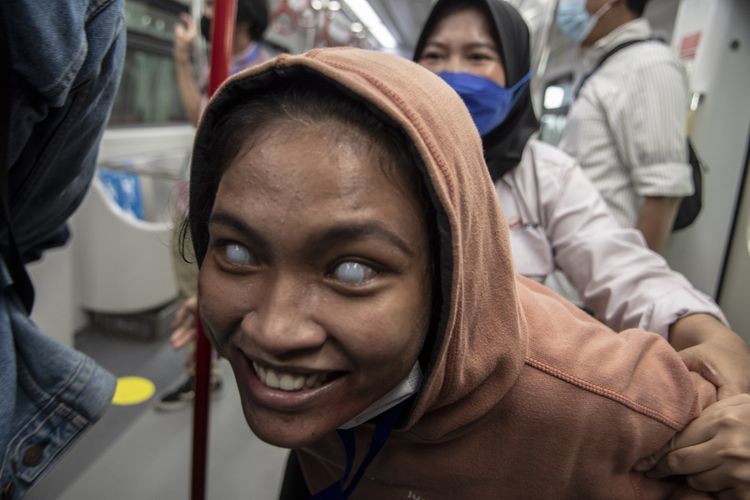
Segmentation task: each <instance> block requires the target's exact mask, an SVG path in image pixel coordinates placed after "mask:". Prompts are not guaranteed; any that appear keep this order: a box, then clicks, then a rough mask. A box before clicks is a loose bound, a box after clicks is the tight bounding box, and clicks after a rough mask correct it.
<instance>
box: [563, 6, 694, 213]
mask: <svg viewBox="0 0 750 500" xmlns="http://www.w3.org/2000/svg"><path fill="white" fill-rule="evenodd" d="M651 36H652V31H651V27H650V26H649V24H648V21H646V20H645V19H636V20H633V21H630V22H629V23H626V24H624V25H622V26H620V27H619V28H617V29H616V30H614V31H612V32H611V33H609V34H608V35H607V36H605V37H603V38H602V39H600V40H598V41H597V42H596V44H595V45H594V46H593V47H591V48H590V49H589V50H588V51H587V54H586V61H585V62H586V63H587V64H586V65H587V66H588V68H592V67H593V66H594V64H595V63H596V62H597V61H598V60H599V59H600V58H601V57H602V56H603V55H604V54H606V53H607V52H609V51H610V50H611V49H612V48H614V47H615V46H617V45H619V44H621V43H623V42H625V41H628V40H634V39H645V38H649V37H651ZM688 104H689V94H688V82H687V74H686V72H685V68H684V67H683V65H682V63H681V62H680V60H679V59H678V57H677V55H676V54H675V53H674V52H673V51H672V49H671V48H670V47H669V46H667V45H666V44H664V43H661V42H659V41H647V42H642V43H637V44H633V45H631V46H629V47H627V48H624V49H622V50H621V51H619V52H617V53H615V54H613V55H612V57H610V58H609V59H607V62H606V63H604V64H603V65H602V66H601V67H600V68H599V69H598V70H597V71H596V72H595V73H594V74H593V75H592V76H591V77H590V78H589V79H588V80H587V81H586V83H585V84H584V85H583V87H582V88H581V91H580V94H579V96H578V98H577V99H576V101H575V102H574V103H573V105H572V107H571V109H570V112H569V114H568V119H567V123H566V126H565V131H564V132H563V137H562V140H561V142H560V148H562V149H563V150H564V151H565V152H567V153H568V154H570V155H571V156H573V157H574V158H576V159H578V161H579V162H580V164H581V167H582V168H583V171H584V173H585V174H586V175H587V176H588V177H589V179H591V181H592V182H593V184H594V185H595V186H596V188H597V189H598V190H599V191H600V192H601V194H602V196H603V197H604V199H605V201H606V202H607V205H608V206H609V208H610V210H611V211H612V213H613V215H614V216H615V218H616V219H617V221H618V222H619V223H620V224H622V225H623V226H625V227H635V226H636V225H637V223H638V213H639V210H640V207H641V205H642V204H643V199H644V197H647V196H672V197H682V196H687V195H690V194H692V192H693V183H692V177H691V170H690V165H689V164H688V162H687V139H686V135H685V130H686V124H687V112H688Z"/></svg>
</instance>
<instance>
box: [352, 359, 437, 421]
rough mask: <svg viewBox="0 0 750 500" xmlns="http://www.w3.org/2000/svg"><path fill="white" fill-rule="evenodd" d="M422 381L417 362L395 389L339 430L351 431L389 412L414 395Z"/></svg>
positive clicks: (422, 377) (420, 370) (422, 376)
mask: <svg viewBox="0 0 750 500" xmlns="http://www.w3.org/2000/svg"><path fill="white" fill-rule="evenodd" d="M423 379H424V375H422V369H421V368H420V367H419V361H417V362H416V363H414V366H412V368H411V371H410V372H409V374H408V375H407V376H406V378H405V379H403V380H402V381H401V382H399V384H398V385H396V387H394V388H393V389H391V390H390V391H389V392H388V393H386V394H385V395H384V396H383V397H381V398H380V399H378V400H377V401H375V402H374V403H373V404H371V405H370V406H368V407H367V408H366V409H365V410H364V411H363V412H362V413H360V414H359V415H357V416H356V417H354V418H353V419H351V420H349V421H348V422H346V423H345V424H343V425H341V426H339V429H351V428H352V427H356V426H358V425H360V424H363V423H365V422H367V421H368V420H370V419H372V418H374V417H377V416H378V415H380V414H381V413H383V412H385V411H387V410H390V409H391V408H393V407H394V406H396V405H397V404H399V403H401V402H402V401H404V400H406V398H408V397H409V396H412V395H414V394H416V393H417V391H418V390H419V388H420V387H421V386H422V380H423Z"/></svg>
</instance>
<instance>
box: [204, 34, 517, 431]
mask: <svg viewBox="0 0 750 500" xmlns="http://www.w3.org/2000/svg"><path fill="white" fill-rule="evenodd" d="M311 75H312V76H315V77H319V78H321V79H324V80H326V81H328V82H331V83H333V84H334V86H335V87H337V88H339V89H340V91H341V93H342V94H345V95H348V96H350V97H353V98H354V99H356V100H359V101H360V102H363V103H364V104H366V106H367V107H368V108H369V109H370V110H372V111H373V112H374V113H375V114H376V115H378V116H380V117H382V119H384V120H388V121H389V122H391V124H392V125H393V126H395V127H396V128H397V129H399V130H401V131H402V132H403V133H404V135H405V136H406V137H407V138H408V140H409V142H410V143H411V144H412V145H413V148H412V149H413V155H415V156H416V157H417V158H416V159H417V160H418V161H417V162H416V163H417V164H418V165H421V168H422V169H423V171H422V172H421V173H422V176H423V178H424V181H425V184H426V187H427V191H428V193H429V197H430V199H431V203H432V205H433V206H434V210H435V214H436V216H435V218H436V225H437V228H436V231H435V233H436V234H437V235H438V236H437V239H438V240H439V241H438V242H437V245H436V246H437V247H438V248H437V250H436V253H437V254H438V255H437V256H435V255H433V260H437V262H433V268H434V269H435V271H434V273H435V276H434V281H435V282H436V283H437V288H438V289H439V291H438V292H437V295H438V300H437V301H436V304H438V305H437V306H436V307H435V310H433V313H432V314H433V320H432V322H431V324H432V325H433V327H432V331H430V332H428V335H427V341H426V343H425V347H424V348H423V349H426V350H427V351H428V352H423V353H422V355H421V356H420V359H421V360H423V362H424V361H425V360H426V362H424V364H423V365H422V368H423V371H424V374H425V379H424V384H423V386H422V389H421V390H420V392H419V393H418V395H417V396H416V399H415V402H414V404H413V406H412V407H411V409H410V412H409V413H408V415H406V416H405V418H404V421H403V422H402V424H401V425H400V426H399V427H400V428H402V429H406V428H410V427H412V426H413V425H414V424H415V423H416V422H418V421H420V422H422V423H425V424H426V425H427V426H428V429H430V430H429V433H430V434H431V435H444V434H445V433H448V432H451V431H452V430H455V429H456V427H460V426H461V425H462V423H465V424H468V423H470V422H472V421H474V420H476V419H477V418H479V417H481V416H482V415H484V414H485V413H486V412H487V411H489V409H490V408H491V407H492V406H493V405H494V404H496V402H497V400H498V399H499V398H501V397H502V395H503V394H505V392H507V391H508V390H509V389H510V387H511V386H512V385H513V383H514V381H515V379H516V377H517V376H518V373H519V371H520V369H521V367H522V365H523V360H524V355H525V352H526V330H525V319H524V316H523V314H522V312H521V308H520V306H519V301H518V298H517V291H516V286H517V284H516V280H515V272H514V267H513V262H512V260H511V255H510V245H509V240H508V231H507V225H506V224H505V221H504V219H503V215H502V213H501V209H500V206H499V204H498V201H497V198H496V193H495V189H494V186H493V185H492V183H491V181H490V177H489V176H488V175H487V169H486V166H485V162H484V158H483V155H482V145H481V140H480V138H479V135H478V134H477V131H476V128H475V127H474V123H473V121H472V119H471V117H470V115H469V113H468V111H467V110H466V107H465V106H464V104H463V102H462V101H461V99H460V98H459V97H458V95H457V94H456V93H455V92H453V91H452V90H451V88H450V87H449V86H448V85H447V84H446V83H445V82H443V80H442V79H440V78H439V77H438V76H436V75H434V74H433V73H431V72H429V71H428V70H426V69H424V68H422V67H421V66H419V65H417V64H414V63H412V62H411V61H408V60H406V59H403V58H399V57H395V56H392V55H387V54H383V53H378V52H373V51H366V50H361V49H353V48H335V49H315V50H311V51H309V52H307V53H306V54H303V55H295V56H290V55H282V56H279V57H277V58H275V59H272V60H270V61H268V62H266V63H263V64H261V65H258V66H255V67H253V68H251V69H249V70H246V71H244V72H241V73H238V74H236V75H234V76H233V77H232V78H230V79H229V80H228V81H226V82H225V83H224V85H223V86H222V87H221V88H220V89H219V91H218V92H217V93H216V95H215V96H214V97H213V99H212V100H211V101H210V103H209V105H208V107H207V108H206V110H205V112H204V114H203V117H202V119H201V122H200V125H199V128H198V131H197V134H196V139H195V147H194V156H193V164H192V170H191V187H190V204H191V206H190V211H191V212H193V210H194V209H196V208H199V207H197V206H196V205H195V204H196V203H205V202H206V201H204V202H201V201H199V200H200V199H201V197H202V198H203V199H205V195H206V193H205V191H206V190H207V189H206V184H207V183H209V182H210V172H208V171H207V170H208V168H207V166H208V165H210V164H211V163H210V161H209V159H208V158H207V149H208V147H207V146H208V145H209V144H210V141H211V140H212V133H213V130H214V128H215V126H216V124H217V121H218V120H220V119H221V116H222V115H223V114H224V113H225V112H226V111H227V110H228V109H231V108H232V107H233V106H235V105H237V104H238V103H240V102H242V100H243V99H244V98H246V97H247V96H248V95H249V94H251V93H253V92H255V91H259V90H262V89H264V88H269V87H270V86H273V85H275V84H277V83H278V82H279V81H281V80H285V79H295V78H300V77H302V76H304V77H305V78H308V79H309V78H310V77H311ZM210 189H211V188H208V190H210ZM213 195H215V190H214V192H213ZM213 195H212V196H213ZM208 202H210V204H211V205H213V199H210V200H208ZM204 222H205V221H204ZM204 222H202V221H200V220H194V219H191V227H190V229H191V232H192V237H193V242H194V246H195V254H196V256H197V259H198V262H199V264H200V263H202V260H203V258H204V256H205V254H206V248H207V243H208V239H207V238H208V235H207V229H206V226H205V225H204ZM436 315H437V316H436ZM498 375H501V376H498ZM467 403H468V404H467ZM445 412H448V413H449V414H450V415H451V417H452V418H451V422H452V424H450V425H451V428H443V426H444V425H447V424H446V423H445V422H444V421H442V423H439V421H440V419H436V420H435V423H434V427H432V428H430V427H429V425H430V424H429V421H430V420H431V419H430V418H429V415H430V414H434V413H443V414H444V413H445Z"/></svg>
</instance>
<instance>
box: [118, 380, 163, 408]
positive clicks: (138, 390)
mask: <svg viewBox="0 0 750 500" xmlns="http://www.w3.org/2000/svg"><path fill="white" fill-rule="evenodd" d="M154 391H156V387H154V383H153V382H151V381H150V380H149V379H146V378H143V377H120V378H118V379H117V387H116V388H115V395H114V397H112V404H113V405H118V406H129V405H137V404H139V403H143V402H144V401H146V400H147V399H148V398H150V397H151V396H153V395H154Z"/></svg>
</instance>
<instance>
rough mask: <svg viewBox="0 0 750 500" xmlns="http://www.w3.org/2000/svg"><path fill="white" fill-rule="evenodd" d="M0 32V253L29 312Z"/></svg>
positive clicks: (6, 56) (5, 52) (8, 72)
mask: <svg viewBox="0 0 750 500" xmlns="http://www.w3.org/2000/svg"><path fill="white" fill-rule="evenodd" d="M2 31H3V33H0V71H2V74H3V75H5V76H4V77H3V79H2V80H3V83H2V87H3V88H2V91H0V224H1V225H2V226H3V227H5V232H6V234H5V238H6V240H5V241H2V242H0V254H2V258H3V260H4V261H5V265H6V267H7V268H8V272H9V273H10V276H11V278H12V279H13V285H14V288H15V289H16V293H17V294H18V297H19V298H20V299H21V303H22V304H23V306H24V308H25V309H26V311H27V312H28V313H29V314H31V309H32V307H33V306H34V286H33V285H32V284H31V279H30V278H29V275H28V273H27V272H26V266H24V264H23V260H22V259H21V254H20V253H19V251H18V247H17V246H16V241H15V237H14V236H13V229H12V227H11V226H12V217H11V211H10V189H9V182H8V176H9V175H10V158H9V156H8V143H9V142H10V119H11V118H10V103H11V99H12V93H13V85H12V83H11V78H13V71H12V67H11V64H10V47H9V43H8V39H7V38H6V37H7V33H5V32H4V31H5V30H2Z"/></svg>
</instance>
